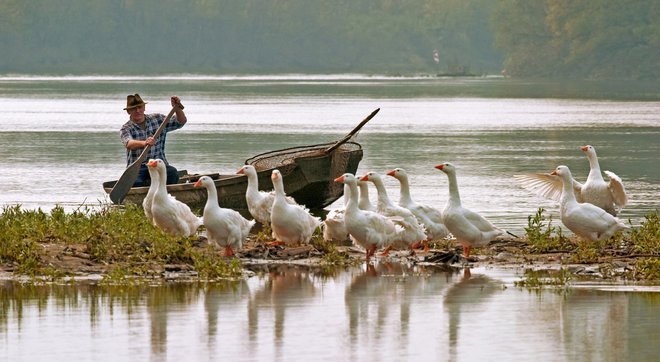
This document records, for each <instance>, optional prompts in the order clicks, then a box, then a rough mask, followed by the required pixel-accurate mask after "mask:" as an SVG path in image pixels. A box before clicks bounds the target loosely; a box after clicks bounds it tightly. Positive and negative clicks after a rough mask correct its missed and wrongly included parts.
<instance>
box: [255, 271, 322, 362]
mask: <svg viewBox="0 0 660 362" xmlns="http://www.w3.org/2000/svg"><path fill="white" fill-rule="evenodd" d="M267 269H268V271H267V274H266V276H265V283H263V285H262V286H261V287H260V288H259V289H258V290H257V291H255V292H254V293H252V294H251V295H250V297H249V300H248V303H247V308H248V330H249V332H248V336H249V342H250V344H251V345H253V346H254V347H256V344H257V343H258V341H259V338H258V337H259V336H260V335H261V334H263V333H264V327H265V326H266V325H267V324H265V325H264V326H260V320H263V319H265V318H266V317H265V316H268V317H270V318H272V328H273V330H272V331H270V332H269V333H272V335H273V343H274V346H275V351H276V355H278V356H279V355H280V352H281V347H282V345H283V343H284V331H285V326H286V323H285V322H286V317H287V309H288V308H291V307H294V308H291V309H296V308H295V306H296V304H297V303H298V302H300V301H305V300H309V299H313V298H314V295H315V293H316V288H315V286H314V284H313V283H312V281H311V279H310V276H309V275H308V272H307V271H306V270H304V269H303V268H298V267H291V266H286V265H280V266H274V267H267ZM290 318H293V319H298V318H304V316H303V315H297V314H296V313H295V311H292V312H290Z"/></svg>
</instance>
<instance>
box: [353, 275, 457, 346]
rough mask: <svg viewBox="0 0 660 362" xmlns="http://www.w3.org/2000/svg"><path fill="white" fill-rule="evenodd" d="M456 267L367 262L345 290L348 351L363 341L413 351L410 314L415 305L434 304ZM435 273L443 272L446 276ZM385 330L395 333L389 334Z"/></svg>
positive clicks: (447, 284)
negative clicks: (348, 339)
mask: <svg viewBox="0 0 660 362" xmlns="http://www.w3.org/2000/svg"><path fill="white" fill-rule="evenodd" d="M458 270H460V269H457V268H453V267H449V266H446V265H442V266H440V267H438V266H426V267H425V266H420V265H410V264H402V263H392V262H378V263H375V264H372V263H369V264H366V265H365V266H364V267H363V269H361V270H360V272H359V273H357V274H354V275H353V277H352V279H351V282H350V284H349V285H348V286H347V287H346V291H345V293H344V300H345V303H346V312H347V314H348V323H349V337H350V346H351V347H350V350H351V351H360V350H361V347H360V346H363V345H365V344H368V345H381V344H383V343H385V344H387V345H396V347H394V349H395V350H397V351H399V353H401V355H408V353H409V352H410V353H412V354H414V352H412V351H409V349H410V348H411V347H410V345H411V343H410V342H411V341H410V337H411V334H410V327H411V326H410V321H411V320H415V319H416V318H414V316H413V315H412V314H413V313H414V312H415V310H419V309H416V308H415V305H416V304H420V303H429V304H431V305H435V304H437V300H438V299H439V296H442V292H443V290H444V289H445V288H447V287H448V286H450V285H451V280H452V278H451V275H452V274H454V273H456V272H458ZM431 274H433V275H432V276H430V275H431ZM438 274H445V275H446V277H444V278H443V277H442V276H441V275H438ZM421 309H422V310H424V309H426V308H421ZM397 312H398V316H397V315H396V313H397ZM418 318H419V317H418ZM388 331H389V332H392V331H394V332H393V334H388ZM384 334H388V335H384ZM373 352H374V353H376V354H373V355H370V356H371V357H373V358H375V359H377V358H378V355H377V353H378V352H377V351H373ZM382 357H383V358H386V356H382Z"/></svg>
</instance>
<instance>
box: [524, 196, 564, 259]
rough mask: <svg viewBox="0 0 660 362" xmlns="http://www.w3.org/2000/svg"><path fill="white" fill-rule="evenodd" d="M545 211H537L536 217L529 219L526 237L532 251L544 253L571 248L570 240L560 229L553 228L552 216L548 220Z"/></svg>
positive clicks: (541, 209) (529, 217) (540, 209)
mask: <svg viewBox="0 0 660 362" xmlns="http://www.w3.org/2000/svg"><path fill="white" fill-rule="evenodd" d="M544 212H545V209H543V208H542V207H541V208H539V209H538V210H537V211H536V214H534V216H528V217H527V227H526V228H525V235H526V236H527V239H528V240H529V243H530V244H531V245H532V250H533V251H535V252H538V253H543V252H547V251H551V250H561V249H563V248H567V247H568V248H571V247H572V246H571V244H570V243H569V242H568V239H567V238H565V237H564V236H563V235H562V231H561V228H560V227H554V226H552V216H550V217H549V218H548V219H547V222H546V217H545V215H544Z"/></svg>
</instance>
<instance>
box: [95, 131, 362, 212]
mask: <svg viewBox="0 0 660 362" xmlns="http://www.w3.org/2000/svg"><path fill="white" fill-rule="evenodd" d="M340 142H341V141H340ZM338 143H339V142H337V143H335V142H333V143H325V144H318V145H311V146H300V147H292V148H286V149H282V150H276V151H270V152H266V153H262V154H259V155H256V156H254V157H252V158H249V159H247V160H246V161H245V164H249V165H253V166H254V167H255V168H256V169H257V173H258V177H259V189H260V190H266V191H269V190H272V189H273V184H272V183H271V180H270V176H271V173H272V171H273V170H274V169H278V170H280V172H281V173H282V175H283V177H284V190H285V192H286V194H287V195H289V196H291V197H293V198H294V199H295V200H296V201H297V202H298V203H299V204H301V205H305V206H306V207H307V208H309V209H311V210H318V209H322V208H324V207H326V206H328V205H330V204H332V203H333V202H334V201H335V200H337V199H339V198H340V197H341V196H342V195H343V193H344V188H343V185H342V184H338V183H336V182H334V179H335V178H337V177H339V176H341V175H342V174H344V173H346V172H350V173H355V172H356V171H357V168H358V165H359V163H360V161H361V160H362V155H363V152H362V146H361V145H360V144H359V143H357V142H346V141H344V142H341V144H338ZM180 176H181V177H180V180H179V183H177V184H171V185H167V192H168V193H169V194H170V195H172V196H174V197H176V199H177V200H180V201H182V202H184V203H186V204H188V205H189V206H190V207H191V208H193V209H202V208H204V204H205V203H206V198H207V195H206V189H205V188H203V187H202V188H195V187H194V186H193V184H194V183H195V181H197V179H199V178H200V177H202V176H204V175H202V174H189V173H188V172H187V171H180ZM206 176H210V177H211V178H212V179H213V180H214V182H215V187H216V189H217V190H218V203H219V204H220V206H222V207H226V208H230V209H234V210H237V211H240V212H241V213H244V214H245V213H247V203H246V201H245V191H246V189H247V177H246V176H245V175H220V174H217V173H216V174H207V175H206ZM116 182H117V181H116V180H114V181H107V182H104V183H103V189H104V190H105V192H107V193H108V194H109V193H110V191H111V190H112V188H113V187H114V185H115V183H116ZM148 190H149V187H148V186H145V187H133V188H131V189H130V190H129V191H128V193H127V194H126V196H125V198H124V200H123V203H132V204H138V205H141V204H142V200H143V199H144V197H145V196H146V195H147V191H148Z"/></svg>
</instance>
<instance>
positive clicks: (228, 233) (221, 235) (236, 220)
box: [194, 176, 256, 256]
mask: <svg viewBox="0 0 660 362" xmlns="http://www.w3.org/2000/svg"><path fill="white" fill-rule="evenodd" d="M194 186H195V187H202V186H203V187H206V194H207V199H206V205H204V217H203V219H204V226H205V227H206V236H207V238H208V240H209V241H211V242H214V243H215V244H217V245H218V246H221V247H224V249H225V256H233V255H234V249H240V248H242V247H243V242H244V241H245V239H246V238H247V237H248V235H250V230H251V229H252V227H253V226H254V224H255V223H256V221H254V220H247V219H246V218H244V217H243V216H242V215H241V214H240V213H239V212H238V211H235V210H232V209H226V208H223V207H220V205H218V190H217V189H216V188H215V183H214V182H213V179H211V178H210V177H208V176H202V177H200V178H199V180H197V182H195V185H194Z"/></svg>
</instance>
